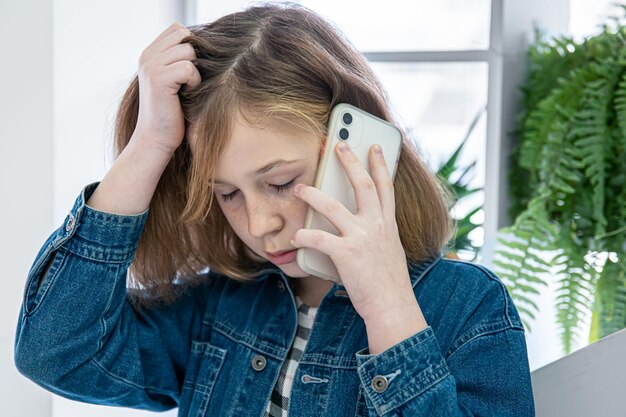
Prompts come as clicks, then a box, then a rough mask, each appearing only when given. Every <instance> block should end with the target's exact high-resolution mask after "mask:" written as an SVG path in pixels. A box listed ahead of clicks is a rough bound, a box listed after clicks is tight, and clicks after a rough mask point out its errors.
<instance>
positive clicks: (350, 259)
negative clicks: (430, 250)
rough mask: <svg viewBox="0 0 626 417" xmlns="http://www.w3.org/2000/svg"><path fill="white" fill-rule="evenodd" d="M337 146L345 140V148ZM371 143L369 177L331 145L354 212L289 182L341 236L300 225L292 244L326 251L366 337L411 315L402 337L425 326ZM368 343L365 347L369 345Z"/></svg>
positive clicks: (387, 183)
mask: <svg viewBox="0 0 626 417" xmlns="http://www.w3.org/2000/svg"><path fill="white" fill-rule="evenodd" d="M341 145H346V146H345V149H344V147H342V146H341ZM376 148H377V145H376V146H373V147H372V148H371V149H370V151H369V166H370V169H371V172H372V175H371V176H370V175H369V174H368V172H367V170H366V168H365V167H364V166H363V164H362V163H361V162H360V161H359V160H358V158H357V157H356V156H355V155H354V154H353V153H352V151H351V150H350V147H349V146H347V143H342V142H340V143H339V144H338V145H337V146H336V148H335V149H336V152H337V155H338V158H339V160H340V161H341V163H342V166H343V167H344V170H345V172H346V174H347V176H348V178H349V180H350V183H351V184H352V187H353V189H354V192H355V197H356V202H357V207H358V210H357V213H356V214H353V213H352V212H350V211H349V210H348V209H347V208H346V207H345V206H344V205H343V204H341V203H340V202H338V201H337V200H335V199H333V198H331V197H330V196H328V195H326V194H325V193H323V192H322V191H320V190H319V189H317V188H315V187H311V186H307V185H304V184H298V185H296V186H295V187H294V193H295V195H296V196H297V197H299V198H301V199H302V200H304V201H305V202H306V203H307V204H309V205H310V206H311V207H313V209H315V210H317V211H319V212H320V213H321V214H322V215H323V216H324V217H326V218H327V219H328V220H329V221H330V222H331V223H332V224H333V225H334V226H335V227H336V228H337V229H338V230H339V232H340V233H341V236H335V235H333V234H331V233H328V232H325V231H322V230H315V229H300V230H298V231H297V232H296V233H295V235H294V236H293V242H292V243H293V245H294V246H295V247H298V248H300V247H310V248H313V249H316V250H318V251H320V252H322V253H325V254H326V255H328V256H330V258H331V259H332V260H333V262H334V264H335V266H336V268H337V271H338V272H339V275H340V276H341V280H342V282H343V285H344V286H345V288H346V290H347V292H348V295H349V296H350V301H351V302H352V304H353V306H354V308H355V309H356V311H357V312H358V314H359V315H360V316H361V317H362V318H363V319H364V321H365V323H366V325H367V326H368V336H371V335H370V330H369V329H370V327H371V328H375V327H376V328H377V330H379V334H380V333H382V332H384V330H382V329H383V328H387V329H391V328H395V329H397V326H395V325H396V324H398V326H401V325H402V320H404V319H406V318H409V319H411V318H412V320H410V321H411V322H412V323H413V324H415V325H414V326H412V327H411V328H410V329H407V328H406V327H405V329H406V331H405V332H404V333H405V335H404V336H402V337H403V338H406V337H408V336H410V335H411V333H415V332H417V331H419V330H421V329H423V328H425V327H426V326H427V325H426V322H425V320H424V318H423V315H422V313H421V310H420V308H419V305H418V303H417V300H416V298H415V295H414V293H413V288H412V286H411V280H410V277H409V271H408V267H407V260H406V255H405V252H404V248H403V247H402V243H401V241H400V235H399V233H398V226H397V223H396V217H395V199H394V189H393V182H392V179H391V177H390V175H389V171H388V169H387V165H386V163H385V159H384V156H383V154H382V151H381V152H380V153H377V152H376V151H375V150H376ZM404 321H405V323H404V326H406V320H404ZM400 330H401V329H400ZM389 332H390V333H391V330H389ZM390 333H389V334H387V335H382V334H380V336H381V337H385V338H387V340H392V339H393V338H389V337H388V336H389V335H390ZM370 340H371V337H370ZM400 340H403V339H400ZM397 341H399V340H397ZM389 343H393V341H392V342H389ZM372 345H373V343H370V346H369V347H370V352H371V351H372V350H374V349H375V348H374V347H373V346H372ZM381 349H383V348H382V347H381ZM383 350H384V349H383Z"/></svg>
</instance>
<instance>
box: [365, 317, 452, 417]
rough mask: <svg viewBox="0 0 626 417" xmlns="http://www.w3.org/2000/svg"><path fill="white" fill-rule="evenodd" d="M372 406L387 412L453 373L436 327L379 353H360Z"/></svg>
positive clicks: (368, 401) (368, 404)
mask: <svg viewBox="0 0 626 417" xmlns="http://www.w3.org/2000/svg"><path fill="white" fill-rule="evenodd" d="M356 361H357V364H358V369H357V371H358V374H359V378H360V379H361V383H362V385H363V387H364V392H365V401H366V404H367V406H368V408H373V409H375V410H376V412H377V413H378V415H383V414H385V413H387V412H389V411H390V410H393V409H394V408H397V407H400V406H401V405H402V404H404V403H406V402H407V401H410V400H411V399H412V398H414V397H416V396H418V395H420V394H422V393H423V392H424V391H426V390H427V389H429V388H431V387H432V386H433V385H435V384H436V383H437V382H439V381H441V380H442V379H444V378H445V377H446V376H448V375H449V374H450V370H449V369H448V364H447V363H446V361H445V359H444V357H443V355H442V354H441V348H440V347H439V343H437V339H436V338H435V334H434V333H433V330H432V328H431V327H430V326H429V327H427V328H426V329H424V330H422V331H420V332H418V333H416V334H415V335H413V336H411V337H410V338H408V339H405V340H403V341H402V342H400V343H398V344H396V345H394V346H392V347H390V348H389V349H387V350H386V351H384V352H382V353H380V354H378V355H371V354H369V349H368V348H365V349H361V350H360V351H358V352H357V353H356Z"/></svg>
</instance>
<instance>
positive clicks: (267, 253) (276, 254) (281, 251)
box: [265, 249, 295, 256]
mask: <svg viewBox="0 0 626 417" xmlns="http://www.w3.org/2000/svg"><path fill="white" fill-rule="evenodd" d="M292 250H295V249H287V250H280V251H278V252H265V254H266V255H269V256H279V255H282V254H283V253H287V252H291V251H292Z"/></svg>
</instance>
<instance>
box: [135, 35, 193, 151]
mask: <svg viewBox="0 0 626 417" xmlns="http://www.w3.org/2000/svg"><path fill="white" fill-rule="evenodd" d="M189 35H191V31H190V30H189V29H187V28H185V27H184V26H183V25H181V24H180V23H174V24H172V25H171V26H170V27H168V28H167V29H165V31H163V32H162V33H161V34H160V35H159V36H157V38H156V39H155V40H154V41H152V43H151V44H150V45H148V47H147V48H146V49H144V51H143V52H142V53H141V56H140V57H139V68H138V71H137V77H138V81H139V116H138V119H137V126H136V128H135V132H137V131H140V132H141V134H140V135H138V137H141V138H144V139H143V140H148V141H149V142H150V144H149V145H148V146H155V147H158V148H160V149H162V150H165V151H166V152H170V153H172V154H173V153H174V151H175V150H176V148H178V146H180V144H181V142H182V140H183V138H184V135H185V119H184V116H183V111H182V108H181V105H180V100H179V98H178V91H179V90H180V88H181V86H183V88H184V90H185V91H186V90H187V89H192V88H195V87H197V86H198V85H199V84H200V81H201V79H200V73H199V72H198V69H197V68H196V67H195V65H194V64H193V63H192V62H191V60H193V59H196V53H195V50H194V48H193V46H192V45H191V44H189V43H181V42H182V41H183V40H184V38H185V37H187V36H189Z"/></svg>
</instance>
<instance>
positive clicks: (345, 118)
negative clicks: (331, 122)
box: [343, 113, 352, 125]
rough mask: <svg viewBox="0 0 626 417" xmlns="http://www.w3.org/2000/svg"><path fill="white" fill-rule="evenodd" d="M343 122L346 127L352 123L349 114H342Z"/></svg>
mask: <svg viewBox="0 0 626 417" xmlns="http://www.w3.org/2000/svg"><path fill="white" fill-rule="evenodd" d="M343 122H344V123H345V124H347V125H349V124H350V123H352V115H351V114H350V113H344V114H343Z"/></svg>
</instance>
